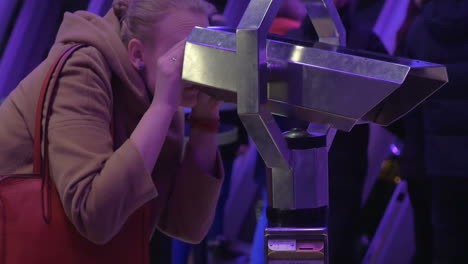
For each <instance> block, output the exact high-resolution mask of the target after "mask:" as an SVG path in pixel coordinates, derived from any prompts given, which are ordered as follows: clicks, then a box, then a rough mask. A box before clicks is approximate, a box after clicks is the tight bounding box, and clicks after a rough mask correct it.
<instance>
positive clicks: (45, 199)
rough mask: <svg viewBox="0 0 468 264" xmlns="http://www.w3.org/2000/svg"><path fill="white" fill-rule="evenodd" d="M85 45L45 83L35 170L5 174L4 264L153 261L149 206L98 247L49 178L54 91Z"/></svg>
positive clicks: (0, 218)
mask: <svg viewBox="0 0 468 264" xmlns="http://www.w3.org/2000/svg"><path fill="white" fill-rule="evenodd" d="M84 46H86V45H81V44H80V45H78V44H77V45H73V46H71V47H70V48H68V49H66V50H65V51H64V52H62V53H61V55H60V56H59V57H58V59H57V60H56V61H55V63H54V64H53V65H52V67H51V68H50V69H49V71H48V73H47V75H46V78H45V79H44V82H43V84H42V88H41V92H40V96H39V101H38V106H37V111H36V123H35V132H34V172H33V173H32V174H27V175H0V264H25V263H27V264H36V263H37V264H46V263H47V264H51V263H52V264H53V263H71V264H75V263H76V264H78V263H80V264H83V263H86V264H88V263H89V264H92V263H96V264H97V263H100V264H103V263H104V264H107V263H108V264H111V263H112V264H117V263H119V264H120V263H145V264H146V263H149V252H148V250H149V205H146V206H143V207H142V208H140V209H139V210H137V211H136V212H135V213H134V214H133V215H132V216H130V217H129V219H128V220H127V222H126V224H125V225H124V226H123V228H122V229H121V231H120V232H119V233H118V234H117V235H116V236H115V237H114V238H113V239H112V240H111V241H110V242H109V243H107V244H106V245H96V244H94V243H92V242H90V241H88V240H87V239H85V238H84V237H83V236H81V235H80V234H79V233H78V231H77V230H76V229H75V227H74V226H73V224H72V223H71V222H70V221H69V220H68V218H67V216H66V215H65V212H64V210H63V207H62V203H61V201H60V198H59V195H58V193H57V190H56V188H55V185H54V184H53V183H52V182H51V180H50V176H49V162H48V139H47V125H48V122H49V118H50V113H51V111H50V108H51V105H52V103H53V96H51V95H53V94H54V90H55V89H56V88H57V80H58V78H59V74H60V72H61V70H62V68H63V66H64V64H65V62H66V61H67V60H68V58H69V57H70V56H71V55H72V54H73V53H74V52H75V51H76V50H78V49H80V48H82V47H84ZM49 88H51V91H49V92H48V89H49ZM48 94H50V95H49V96H48V97H49V98H50V100H48V101H49V103H48V105H45V102H46V100H45V99H46V96H47V95H48ZM43 128H44V129H43ZM42 132H43V133H42ZM41 139H43V140H41ZM41 141H42V142H43V151H44V158H43V159H42V158H41V147H42V146H41Z"/></svg>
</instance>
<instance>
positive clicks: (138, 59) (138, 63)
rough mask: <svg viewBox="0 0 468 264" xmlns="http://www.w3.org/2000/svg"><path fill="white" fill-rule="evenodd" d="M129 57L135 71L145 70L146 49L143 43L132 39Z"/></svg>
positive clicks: (128, 49) (128, 48)
mask: <svg viewBox="0 0 468 264" xmlns="http://www.w3.org/2000/svg"><path fill="white" fill-rule="evenodd" d="M127 51H128V57H129V59H130V62H131V63H132V65H133V67H135V69H137V70H139V71H142V70H144V69H145V66H146V65H145V61H144V59H143V55H144V47H143V43H142V42H141V41H140V40H138V39H131V40H130V41H129V42H128V46H127Z"/></svg>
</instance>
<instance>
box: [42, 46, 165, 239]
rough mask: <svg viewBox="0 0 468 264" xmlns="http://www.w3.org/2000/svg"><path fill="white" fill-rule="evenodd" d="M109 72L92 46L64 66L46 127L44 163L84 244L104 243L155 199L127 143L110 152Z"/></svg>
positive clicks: (147, 175)
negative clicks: (48, 168) (130, 217)
mask: <svg viewBox="0 0 468 264" xmlns="http://www.w3.org/2000/svg"><path fill="white" fill-rule="evenodd" d="M109 76H110V70H109V69H108V67H107V66H106V64H105V60H104V58H103V57H102V56H101V55H100V53H99V52H98V51H97V50H96V49H95V48H92V47H87V48H83V49H81V50H80V51H78V52H76V53H75V54H74V55H73V56H72V57H71V58H70V59H69V61H68V62H67V64H66V65H65V67H64V69H63V71H62V73H61V77H60V80H59V84H58V89H57V93H56V97H55V101H54V104H53V108H52V110H53V114H52V116H51V120H50V124H49V130H48V131H49V137H48V138H49V160H50V168H51V177H52V179H53V181H54V182H55V185H56V187H57V190H58V193H59V196H60V198H61V201H62V204H63V207H64V210H65V213H66V215H67V216H68V218H69V219H70V220H71V222H72V223H73V224H74V226H75V227H76V229H77V230H78V231H79V232H80V233H81V234H82V235H83V236H84V237H86V238H87V239H88V240H90V241H92V242H94V243H97V244H104V243H106V242H108V241H110V240H111V239H112V238H113V237H114V236H115V235H116V234H117V233H118V232H119V230H120V229H121V227H122V226H123V224H124V223H125V221H126V220H127V218H128V217H129V216H130V215H131V214H132V213H133V212H134V211H136V210H137V209H138V208H140V207H141V206H143V205H144V204H145V203H147V202H148V201H150V200H152V199H154V198H155V197H156V196H157V191H156V188H155V186H154V183H153V180H152V177H151V174H150V173H149V172H148V171H147V169H146V168H145V165H144V162H143V160H142V158H141V156H140V154H139V153H138V151H137V149H136V147H135V146H134V145H133V143H132V142H131V141H130V140H127V141H126V142H125V143H124V144H123V145H122V146H121V147H120V148H118V149H117V150H115V151H114V150H113V140H112V136H111V133H110V122H111V116H112V88H111V85H110V81H109V79H110V78H109Z"/></svg>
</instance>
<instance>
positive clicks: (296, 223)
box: [182, 0, 448, 264]
mask: <svg viewBox="0 0 468 264" xmlns="http://www.w3.org/2000/svg"><path fill="white" fill-rule="evenodd" d="M303 3H304V5H305V7H306V9H307V13H308V17H309V18H310V20H311V22H312V24H313V26H314V28H315V30H316V32H317V34H318V41H317V42H305V41H300V40H293V39H288V38H285V37H280V36H273V35H269V34H268V30H269V28H270V26H271V24H272V22H273V19H274V18H275V16H276V14H277V12H278V10H279V7H280V6H281V0H251V1H250V3H249V5H248V7H247V9H246V11H245V13H244V15H243V17H242V19H241V21H240V23H239V25H238V27H237V29H230V28H224V27H207V28H200V27H197V28H195V29H194V30H193V31H192V33H191V34H190V36H189V37H188V39H187V43H186V47H185V57H184V66H183V74H182V77H183V79H184V80H186V81H190V82H192V83H195V84H198V85H201V86H203V91H204V92H206V93H208V94H210V95H212V96H214V97H216V98H218V99H220V100H222V101H225V102H232V103H236V104H237V108H238V114H239V117H240V119H241V121H242V123H243V125H244V127H245V128H246V130H247V132H248V134H249V136H250V137H251V138H252V140H253V142H254V143H255V145H256V147H257V149H258V151H259V153H260V155H261V156H262V158H263V160H264V161H265V164H266V166H267V168H268V173H267V186H268V188H267V193H268V205H269V206H270V208H269V210H268V219H269V222H270V227H268V228H267V229H266V230H265V254H266V263H269V264H272V263H275V264H283V263H284V264H286V263H301V264H308V263H314V264H315V263H320V264H325V263H328V245H327V244H328V240H327V228H326V213H327V210H328V149H327V146H329V145H330V144H331V141H332V138H333V137H332V136H333V134H334V130H335V129H339V130H342V131H350V130H351V129H352V128H353V126H354V125H356V124H357V123H359V122H368V123H375V124H379V125H382V126H386V125H389V124H391V123H392V122H393V121H395V120H397V119H399V118H400V117H402V116H404V115H405V114H406V113H408V112H409V111H411V110H412V109H413V108H415V107H416V106H417V105H418V104H420V103H421V102H423V101H424V100H425V99H426V98H427V97H429V96H430V95H431V94H432V93H434V92H435V91H437V90H438V89H439V88H440V87H442V86H443V85H444V84H445V83H447V82H448V77H447V72H446V69H445V67H444V66H442V65H438V64H433V63H428V62H423V61H416V60H410V59H404V58H396V57H390V56H386V55H381V54H377V53H371V52H366V51H359V50H353V49H348V48H346V47H345V46H346V45H345V44H346V43H345V39H346V36H345V34H346V33H345V30H344V27H343V24H342V22H341V20H340V18H339V15H338V12H337V10H336V8H335V6H334V5H333V2H332V0H303ZM272 115H280V116H284V117H287V118H290V119H295V120H302V121H307V122H310V123H312V124H313V125H311V126H310V127H309V129H307V130H300V129H293V130H291V131H288V132H285V133H282V132H281V130H280V129H279V126H278V124H277V123H276V122H275V120H274V118H273V116H272ZM317 132H320V133H317Z"/></svg>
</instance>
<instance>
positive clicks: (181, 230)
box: [154, 118, 224, 244]
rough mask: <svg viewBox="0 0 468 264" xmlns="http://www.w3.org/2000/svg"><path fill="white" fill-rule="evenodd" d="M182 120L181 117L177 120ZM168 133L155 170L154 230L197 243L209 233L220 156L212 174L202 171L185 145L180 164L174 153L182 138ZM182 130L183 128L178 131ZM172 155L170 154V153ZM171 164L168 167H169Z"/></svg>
mask: <svg viewBox="0 0 468 264" xmlns="http://www.w3.org/2000/svg"><path fill="white" fill-rule="evenodd" d="M180 119H182V118H180ZM174 130H175V129H174V128H173V129H172V131H171V130H170V131H169V133H168V138H167V139H166V142H165V144H167V145H166V146H165V147H166V150H167V151H164V153H162V155H161V156H160V159H159V160H158V163H157V165H156V169H155V171H154V178H155V185H156V187H157V189H158V193H159V195H158V197H157V198H156V199H155V206H154V210H155V215H156V217H157V227H158V229H159V230H160V231H162V232H163V233H165V234H167V235H169V236H172V237H175V238H178V239H180V240H182V241H186V242H188V243H194V244H196V243H199V242H200V241H201V240H203V238H204V237H205V235H206V234H207V232H208V231H209V229H210V227H211V224H212V221H213V217H214V214H215V211H216V206H217V201H218V198H219V193H220V190H221V186H222V183H223V181H224V168H223V163H222V160H221V155H220V154H219V152H218V154H217V159H216V167H215V172H214V174H208V173H206V172H204V171H203V170H202V169H201V168H200V166H199V165H198V163H197V160H196V157H195V155H194V154H193V153H192V147H191V145H190V143H189V144H187V147H186V149H185V151H184V152H185V154H184V156H183V158H182V162H178V161H179V160H180V155H179V156H178V157H179V158H178V159H177V157H176V154H174V151H169V149H171V150H173V149H174V147H170V146H171V141H172V143H173V144H172V146H174V145H175V144H176V143H174V142H181V141H182V140H183V135H174V134H175V133H174ZM179 131H183V129H179ZM171 153H172V154H171ZM169 164H171V165H169Z"/></svg>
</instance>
